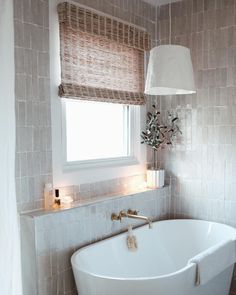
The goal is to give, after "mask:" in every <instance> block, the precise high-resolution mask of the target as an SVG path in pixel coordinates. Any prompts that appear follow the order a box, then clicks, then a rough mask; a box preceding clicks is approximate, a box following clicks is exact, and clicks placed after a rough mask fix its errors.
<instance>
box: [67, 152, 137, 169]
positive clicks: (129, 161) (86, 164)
mask: <svg viewBox="0 0 236 295" xmlns="http://www.w3.org/2000/svg"><path fill="white" fill-rule="evenodd" d="M137 164H139V161H138V159H137V158H136V157H133V156H129V157H119V158H108V159H96V160H86V161H75V162H66V163H64V165H63V172H68V171H74V170H81V169H90V168H100V167H111V166H113V167H115V166H129V165H137Z"/></svg>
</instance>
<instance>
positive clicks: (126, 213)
mask: <svg viewBox="0 0 236 295" xmlns="http://www.w3.org/2000/svg"><path fill="white" fill-rule="evenodd" d="M122 218H131V219H138V220H145V221H146V222H147V223H148V226H149V228H150V229H151V228H152V219H151V218H150V217H147V216H143V215H138V212H137V211H136V210H131V209H129V210H128V211H125V210H122V211H120V213H119V215H116V214H114V213H113V214H112V215H111V219H112V221H114V220H120V221H121V220H122Z"/></svg>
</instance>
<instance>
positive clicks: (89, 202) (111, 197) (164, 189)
mask: <svg viewBox="0 0 236 295" xmlns="http://www.w3.org/2000/svg"><path fill="white" fill-rule="evenodd" d="M169 190H170V185H165V186H164V187H162V188H156V189H151V188H142V189H137V190H130V191H126V192H120V193H113V194H107V195H101V196H96V197H92V198H88V199H83V200H80V201H74V202H73V203H72V204H71V206H70V207H66V208H65V207H63V206H61V207H60V208H56V209H48V210H46V209H39V210H32V211H26V212H22V214H21V215H22V216H29V217H32V218H34V217H39V216H43V215H49V214H55V213H60V212H65V211H68V210H73V209H76V208H80V207H86V206H90V205H94V204H98V203H102V202H106V201H112V200H116V199H122V198H125V197H129V196H134V195H137V197H138V196H139V195H143V193H148V192H154V191H156V192H157V197H158V195H163V192H169Z"/></svg>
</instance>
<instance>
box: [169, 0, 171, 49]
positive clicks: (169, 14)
mask: <svg viewBox="0 0 236 295" xmlns="http://www.w3.org/2000/svg"><path fill="white" fill-rule="evenodd" d="M169 44H170V45H171V3H170V4H169Z"/></svg>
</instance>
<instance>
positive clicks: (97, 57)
mask: <svg viewBox="0 0 236 295" xmlns="http://www.w3.org/2000/svg"><path fill="white" fill-rule="evenodd" d="M58 14H59V25H60V51H61V52H60V56H61V80H62V81H61V85H60V86H59V95H60V96H63V97H67V98H74V99H85V100H94V101H104V102H114V103H122V104H144V103H145V96H144V50H145V49H147V48H149V44H150V41H149V39H150V38H149V35H148V34H147V33H146V32H145V31H142V30H138V29H137V28H135V27H132V26H130V25H128V24H125V23H122V22H119V21H117V20H115V19H112V18H109V17H107V16H103V15H99V14H98V13H95V12H94V11H92V10H89V9H86V8H84V7H81V6H77V5H74V4H71V3H60V4H59V5H58Z"/></svg>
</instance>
